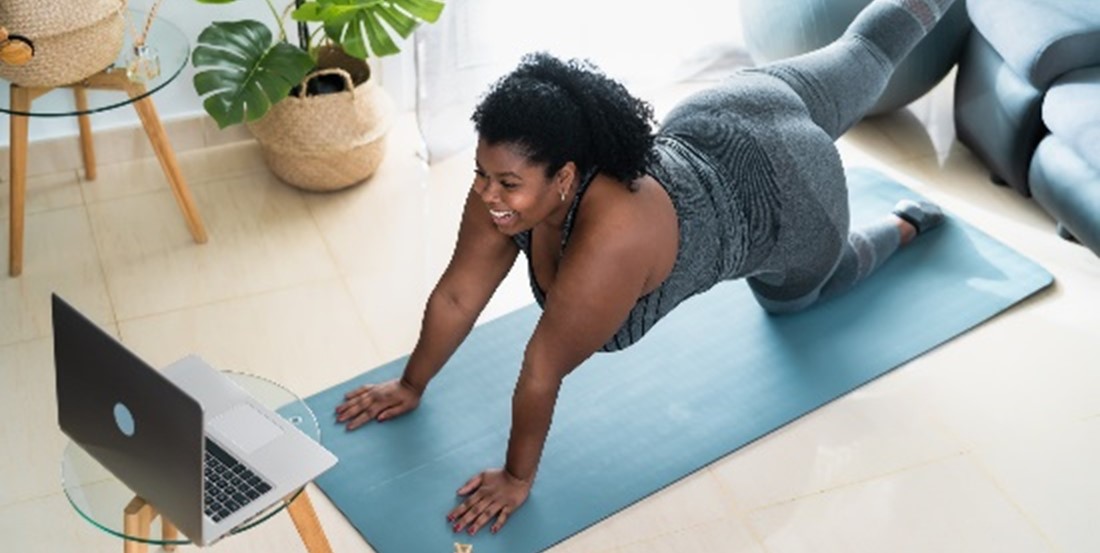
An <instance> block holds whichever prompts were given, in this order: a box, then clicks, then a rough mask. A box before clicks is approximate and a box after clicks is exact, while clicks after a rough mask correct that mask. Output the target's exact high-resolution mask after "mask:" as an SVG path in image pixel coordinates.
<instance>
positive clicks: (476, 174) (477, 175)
mask: <svg viewBox="0 0 1100 553" xmlns="http://www.w3.org/2000/svg"><path fill="white" fill-rule="evenodd" d="M486 176H487V175H486V174H485V171H482V170H481V169H474V178H478V179H483V178H485V177H486Z"/></svg>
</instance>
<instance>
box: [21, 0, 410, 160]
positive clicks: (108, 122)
mask: <svg viewBox="0 0 1100 553" xmlns="http://www.w3.org/2000/svg"><path fill="white" fill-rule="evenodd" d="M54 1H57V0H54ZM290 1H291V0H272V3H273V4H274V5H275V6H276V7H277V8H278V9H279V10H280V12H281V11H282V10H283V8H285V7H286V6H287V4H288V3H290ZM129 2H130V7H131V8H132V9H139V10H143V11H147V10H148V9H149V8H150V7H151V6H152V5H153V4H154V3H155V0H129ZM158 15H159V17H161V18H165V19H167V20H168V21H171V22H172V23H173V24H174V25H176V26H177V27H179V28H180V30H182V31H183V34H184V35H185V36H186V37H187V39H188V41H190V43H191V45H192V46H193V45H194V44H195V41H196V40H197V39H198V36H199V33H200V32H201V31H202V29H203V28H205V27H206V26H207V25H208V24H210V22H211V21H217V20H226V21H232V20H237V19H256V20H258V21H261V22H263V23H267V24H268V25H269V26H270V27H272V29H276V28H277V27H276V25H275V22H274V18H273V16H272V15H271V11H270V9H269V8H268V7H267V4H266V2H264V0H237V1H236V2H234V3H231V4H222V5H215V4H200V3H199V2H196V1H195V0H163V1H162V3H161V6H160V10H159V12H158ZM287 25H288V28H287V32H288V33H291V36H292V37H293V36H296V35H294V34H293V33H294V31H293V26H294V23H293V22H288V23H287ZM411 44H412V42H411V41H408V42H407V43H406V44H405V46H404V47H403V48H402V53H401V54H399V55H397V56H391V57H389V58H386V59H385V60H381V70H380V71H379V73H385V74H387V75H388V76H389V78H385V79H383V83H384V86H385V87H386V88H387V89H388V90H389V91H390V92H391V94H393V95H394V96H395V97H396V98H397V99H398V105H399V106H402V107H405V108H408V107H410V106H411V104H412V98H413V93H412V91H411V90H410V89H409V87H410V85H409V83H410V82H411V67H412V66H411V62H409V61H408V60H411V57H412V51H411ZM194 74H195V72H194V69H193V68H192V67H191V65H190V63H188V64H187V66H186V67H185V68H184V70H183V72H182V73H180V75H179V76H178V77H177V78H176V80H175V81H173V82H172V83H170V84H169V85H168V86H166V87H165V88H164V89H162V90H160V91H159V92H157V93H156V95H155V96H154V97H153V100H154V103H155V104H156V106H157V111H158V112H159V113H160V116H161V119H163V120H166V121H169V120H172V119H177V118H188V117H195V116H199V115H203V114H204V113H205V112H203V109H202V102H201V101H200V99H199V97H198V95H197V94H196V93H195V91H194V88H193V87H192V85H191V79H192V78H193V77H194ZM3 88H4V89H5V90H4V91H3V92H0V98H2V101H3V103H4V104H6V103H7V101H8V93H7V90H6V89H7V84H6V83H4V86H3ZM52 94H62V95H64V94H66V93H65V92H64V91H58V92H54V93H52ZM59 100H62V101H68V100H67V99H59ZM42 101H51V99H46V98H44V99H43V100H42ZM0 121H2V123H0V147H4V146H7V145H8V143H9V136H8V131H9V128H8V124H7V115H3V116H2V117H0ZM138 125H140V122H139V121H138V118H137V113H135V112H134V110H133V109H129V108H126V107H123V108H118V109H114V110H111V111H108V112H104V113H100V114H95V115H93V116H92V127H93V129H95V130H104V129H110V128H115V127H123V126H133V127H136V126H138ZM78 132H79V130H78V128H77V126H76V119H75V118H71V117H59V118H54V117H50V118H45V117H36V118H33V119H31V122H30V131H29V133H30V140H31V141H32V142H34V141H39V140H46V139H50V138H58V137H65V136H75V135H77V134H78Z"/></svg>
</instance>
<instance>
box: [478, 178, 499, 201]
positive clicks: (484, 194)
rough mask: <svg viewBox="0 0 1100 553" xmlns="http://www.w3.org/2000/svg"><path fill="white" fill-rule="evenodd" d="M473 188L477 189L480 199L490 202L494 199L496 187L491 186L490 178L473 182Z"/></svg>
mask: <svg viewBox="0 0 1100 553" xmlns="http://www.w3.org/2000/svg"><path fill="white" fill-rule="evenodd" d="M474 188H475V189H476V190H477V193H478V195H479V196H481V201H483V202H485V203H490V202H491V201H493V200H495V199H496V196H497V189H496V188H497V187H495V186H493V181H492V180H490V179H484V181H482V182H475V183H474Z"/></svg>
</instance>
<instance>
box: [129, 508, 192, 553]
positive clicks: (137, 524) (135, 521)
mask: <svg viewBox="0 0 1100 553" xmlns="http://www.w3.org/2000/svg"><path fill="white" fill-rule="evenodd" d="M158 516H160V513H158V512H157V510H156V509H155V508H153V506H152V505H150V504H148V503H146V502H145V500H144V499H142V498H140V497H138V496H134V498H133V499H131V500H130V503H129V504H128V505H126V508H125V509H123V511H122V533H123V534H125V535H127V536H132V537H135V538H139V539H143V540H147V539H149V535H150V534H151V533H152V526H153V521H154V520H156V518H157V517H158ZM160 528H161V540H162V541H165V542H169V541H175V540H177V539H179V530H178V529H177V528H176V525H175V524H172V523H171V522H169V521H168V519H166V518H164V517H163V516H161V517H160ZM164 550H165V551H175V550H176V544H174V543H165V544H164ZM122 551H123V553H147V552H148V551H149V544H147V543H145V542H143V541H138V540H131V539H123V540H122Z"/></svg>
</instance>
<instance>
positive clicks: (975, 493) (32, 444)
mask: <svg viewBox="0 0 1100 553" xmlns="http://www.w3.org/2000/svg"><path fill="white" fill-rule="evenodd" d="M688 88H690V87H685V88H684V89H677V90H673V91H670V92H668V93H666V94H661V95H657V96H655V97H653V99H654V101H655V103H656V106H657V108H658V112H661V111H663V110H664V109H667V107H668V105H669V104H670V102H671V101H673V100H674V99H675V98H677V97H678V96H679V95H681V94H682V93H683V92H684V91H685V90H687V89H688ZM950 110H951V83H950V81H946V82H945V83H944V84H943V85H941V86H940V87H938V88H937V89H936V90H935V91H934V92H933V93H932V94H931V95H929V96H928V97H926V98H924V99H922V100H921V101H919V102H917V103H916V104H914V105H913V106H911V107H910V108H909V109H908V110H906V111H903V112H901V113H898V114H895V115H892V116H889V117H884V118H878V119H875V120H870V121H866V122H864V123H863V124H861V125H859V126H858V127H857V128H855V129H854V130H853V131H851V132H850V133H849V134H848V135H847V136H846V137H844V139H843V140H842V151H843V155H844V157H845V159H846V161H847V162H848V163H849V164H853V165H871V166H875V167H879V168H881V169H883V170H886V171H889V172H891V173H892V174H894V175H895V176H897V177H898V178H899V179H902V180H903V182H905V183H906V184H908V185H910V186H912V187H913V188H914V189H916V190H917V191H919V192H921V193H922V194H925V195H926V196H928V197H930V198H932V199H934V200H937V201H939V202H940V203H942V205H943V206H944V207H945V208H947V209H948V210H949V211H951V212H952V213H954V214H957V215H958V216H960V217H963V218H965V219H966V220H968V221H969V222H971V223H973V224H974V225H976V226H978V227H979V228H981V229H983V230H984V231H986V232H988V233H989V234H991V235H993V236H994V237H996V238H998V239H1000V240H1002V241H1004V242H1006V243H1008V244H1010V245H1011V246H1013V247H1015V248H1017V249H1018V250H1019V251H1021V252H1022V253H1024V254H1025V255H1028V256H1030V257H1032V258H1033V259H1035V260H1036V261H1038V262H1039V263H1041V264H1042V265H1043V266H1045V267H1046V268H1047V269H1048V270H1050V271H1051V272H1052V273H1053V274H1054V275H1055V278H1056V284H1055V286H1054V287H1053V288H1052V289H1050V290H1048V291H1046V292H1044V293H1042V294H1040V295H1039V296H1037V297H1035V298H1033V299H1031V300H1028V301H1026V302H1024V303H1023V304H1022V305H1019V306H1017V307H1016V308H1014V309H1012V310H1010V311H1008V312H1006V313H1004V314H1003V315H1001V316H999V317H997V318H996V319H994V320H993V321H991V322H989V323H987V324H984V325H982V326H981V327H979V328H977V329H976V330H973V331H971V332H968V333H966V334H965V335H963V336H961V337H959V338H958V339H956V340H953V341H951V342H950V343H948V344H946V345H945V346H943V347H940V348H938V349H936V350H934V351H932V352H931V353H928V354H926V355H924V356H922V357H920V358H918V359H916V360H915V361H913V362H911V363H909V364H907V365H906V366H904V367H902V368H900V369H899V370H896V371H894V372H892V373H890V374H889V375H887V376H886V377H884V378H881V379H879V380H877V381H875V382H874V383H872V384H869V385H867V386H865V387H863V388H861V389H859V390H857V391H856V392H854V393H852V394H850V395H848V396H846V397H844V398H842V399H840V400H839V401H836V402H834V403H832V404H830V405H828V406H826V407H824V408H822V409H820V410H818V411H816V412H814V413H812V414H811V415H809V416H807V417H805V418H803V419H801V420H799V421H797V422H795V423H793V424H791V425H789V426H788V427H786V428H783V429H781V430H779V431H778V432H775V433H774V434H772V435H770V436H768V437H767V438H766V439H763V440H761V441H759V442H757V443H754V444H752V445H751V446H749V447H746V448H744V449H743V450H741V451H739V452H736V453H734V454H732V455H730V456H729V457H727V458H725V459H723V460H721V461H719V462H717V463H715V464H713V465H712V466H710V467H709V468H707V469H705V470H703V471H701V472H699V473H697V474H694V475H692V476H690V477H688V478H686V479H684V480H683V481H681V482H679V483H677V484H675V485H673V486H671V487H670V488H668V489H666V490H664V491H661V492H660V493H657V494H655V495H654V496H652V497H651V498H649V499H647V500H645V501H643V502H641V503H640V504H638V505H635V506H633V507H631V508H629V509H627V510H625V511H623V512H621V513H619V514H617V515H615V516H612V517H611V518H609V519H607V520H606V521H604V522H602V523H600V524H598V525H596V526H594V527H592V528H590V529H588V530H586V531H584V532H582V533H581V534H579V535H577V536H575V537H573V538H571V539H570V540H568V541H566V542H565V543H563V544H562V545H560V546H559V547H557V548H555V550H556V551H560V552H563V553H578V552H617V553H643V552H669V551H676V552H688V553H691V552H715V551H733V552H746V553H763V552H768V553H799V552H812V553H833V552H836V553H841V552H843V553H851V552H867V553H881V552H887V551H888V552H914V553H917V552H919V553H930V552H935V553H943V552H966V553H1005V552H1020V553H1039V552H1066V553H1069V552H1080V553H1086V552H1094V551H1098V550H1100V533H1097V532H1096V531H1095V524H1096V523H1095V520H1094V519H1095V515H1096V513H1100V477H1097V476H1096V471H1095V467H1097V466H1100V371H1098V370H1096V369H1097V368H1100V365H1098V364H1100V309H1098V307H1100V259H1098V258H1097V257H1096V256H1095V255H1094V254H1092V253H1090V252H1089V251H1087V250H1085V249H1083V248H1081V247H1078V246H1075V245H1072V244H1069V243H1066V242H1064V241H1062V240H1060V239H1058V238H1057V237H1055V235H1054V232H1053V227H1054V223H1053V222H1052V221H1051V220H1050V219H1049V218H1048V217H1047V216H1046V215H1044V214H1043V212H1042V211H1041V210H1039V209H1038V208H1037V207H1036V206H1035V205H1034V204H1033V203H1031V202H1030V201H1029V200H1026V199H1024V198H1022V197H1020V196H1018V195H1016V194H1015V193H1014V192H1012V191H1010V190H1008V189H1005V188H999V187H996V186H994V185H992V184H990V183H989V182H988V179H987V176H986V173H985V171H984V170H983V169H982V168H981V166H980V165H979V164H978V163H977V162H976V160H975V159H974V157H973V156H972V155H970V154H969V153H968V152H967V150H966V149H965V148H964V147H962V146H960V145H959V144H957V143H955V141H954V131H953V128H952V122H951V115H950ZM414 136H415V135H414V125H413V122H412V119H411V117H409V116H406V117H404V118H403V119H401V120H400V124H399V125H398V126H397V127H396V128H395V129H394V131H393V132H392V134H391V143H390V151H389V154H388V156H387V158H386V161H385V164H384V165H383V167H382V168H381V169H380V170H379V172H378V173H377V175H376V176H375V177H374V178H373V179H372V180H371V181H370V182H369V183H368V184H366V185H364V186H360V187H357V188H353V189H350V190H347V191H344V192H340V193H335V194H322V195H318V194H308V193H301V192H299V191H297V190H295V189H292V188H290V187H287V186H286V185H284V184H282V183H280V182H279V181H278V180H276V179H275V178H274V177H273V176H271V175H270V174H269V173H268V172H267V170H266V169H265V167H264V165H263V162H262V160H261V158H260V155H259V152H258V149H257V146H256V145H255V144H254V143H252V142H244V143H239V144H231V145H225V146H220V147H218V148H213V149H209V150H205V151H199V152H192V153H188V154H184V155H183V156H181V158H182V159H181V161H182V163H183V164H184V166H185V170H186V171H187V174H188V177H189V178H190V179H191V181H190V182H191V186H192V187H193V190H194V193H195V196H196V198H197V201H198V204H199V210H200V212H201V213H202V215H203V217H204V219H205V221H206V225H207V228H208V231H209V234H210V237H211V239H210V242H209V243H208V244H206V245H202V246H197V245H195V244H193V243H192V242H191V239H190V237H189V235H188V233H187V230H186V228H185V227H184V225H183V222H182V218H181V217H180V215H179V213H178V211H177V208H176V205H175V203H174V202H173V199H172V195H171V193H170V192H169V190H168V188H167V187H166V185H165V184H164V182H163V177H161V176H160V172H159V170H158V168H157V166H156V162H155V161H154V160H151V159H143V160H140V161H134V162H129V163H122V164H115V165H108V166H104V167H102V168H101V170H100V177H99V178H98V179H97V180H96V181H95V182H81V181H80V180H79V176H78V174H77V173H75V172H72V173H65V174H55V175H46V176H41V177H36V178H33V179H32V182H31V183H30V187H29V200H28V207H29V211H28V213H29V215H28V217H27V244H26V260H25V272H24V274H23V275H22V276H21V277H19V278H9V277H7V276H6V275H5V276H3V277H0V421H3V422H2V423H0V448H2V450H3V452H4V455H0V536H2V537H3V539H4V540H5V545H4V546H3V547H0V549H3V550H5V551H24V552H30V551H44V552H56V551H82V552H90V551H119V550H120V547H121V545H120V543H119V542H118V541H117V540H116V539H114V538H111V537H109V536H107V535H106V534H104V533H103V532H101V531H99V530H97V529H95V528H93V527H92V526H91V525H89V524H88V523H87V522H85V521H84V520H82V519H80V518H79V517H78V516H77V515H76V514H75V513H74V512H73V510H72V508H71V507H70V506H69V505H68V504H67V502H66V501H65V498H64V496H63V495H62V494H61V492H60V490H59V483H58V470H57V466H58V456H59V453H60V451H61V448H62V447H63V444H64V439H63V437H62V435H61V434H60V432H59V431H58V429H57V428H56V423H55V411H54V410H55V407H54V397H53V390H52V386H53V376H52V351H51V345H50V344H51V342H50V326H49V319H48V307H49V293H50V292H51V291H58V292H60V293H61V294H63V295H64V296H66V297H67V298H69V299H70V300H71V301H72V302H74V303H75V304H76V305H78V306H79V307H80V308H82V309H83V310H85V311H86V312H88V313H90V314H91V316H92V317H94V319H95V320H96V321H98V322H99V323H102V324H103V325H105V326H106V327H107V328H109V329H110V330H111V331H112V332H116V333H117V334H118V335H119V336H120V337H121V339H122V340H123V341H124V342H125V343H127V344H128V345H130V346H131V347H132V348H133V349H134V350H136V351H137V352H138V353H139V354H140V355H142V356H144V357H146V358H147V359H149V360H150V361H152V362H154V363H156V364H158V365H164V364H167V363H169V362H171V361H173V360H175V359H177V358H178V357H180V356H181V355H183V354H185V353H188V352H198V353H200V354H202V355H203V356H204V357H206V358H207V359H208V360H210V361H211V362H212V363H213V364H215V365H216V366H219V367H222V368H225V369H231V370H236V371H244V372H249V373H255V374H259V375H263V376H267V377H270V378H273V379H276V380H278V381H280V382H283V383H285V384H286V385H287V386H289V387H290V388H292V389H294V390H295V391H297V392H298V393H300V394H302V395H309V394H311V393H313V392H316V391H319V390H321V389H324V388H327V387H328V386H331V385H333V384H335V383H337V382H340V381H343V380H345V379H347V378H349V377H351V376H353V375H355V374H357V373H359V372H362V371H363V370H365V369H367V368H370V367H374V366H376V365H378V364H380V363H382V362H384V361H386V360H389V359H392V358H394V357H397V356H400V355H403V354H405V353H407V352H408V351H409V350H410V348H411V347H412V345H413V343H414V340H415V338H416V335H417V331H418V322H419V314H420V311H421V308H422V306H423V302H424V299H425V297H426V295H427V293H428V291H429V289H430V287H431V286H432V285H433V284H434V280H435V278H436V277H437V276H438V275H439V274H440V272H441V271H442V270H443V267H444V265H445V263H446V262H447V260H448V257H449V255H450V251H451V246H452V244H453V239H454V232H455V228H456V225H457V221H458V215H459V210H460V207H461V205H462V202H461V200H462V198H463V195H464V194H465V190H466V187H467V186H468V183H469V172H470V170H471V166H472V162H471V159H472V157H471V155H470V153H469V152H467V153H465V154H462V155H459V156H457V157H455V158H452V159H450V160H446V161H444V162H441V163H439V164H436V165H434V166H432V167H427V166H425V165H424V164H423V163H421V162H420V161H419V160H418V158H417V157H416V155H415V151H416V141H415V140H414ZM6 194H7V191H6V189H5V190H4V191H2V192H0V204H2V207H4V208H5V209H4V211H3V215H0V217H6V214H7V210H6V202H7V196H6ZM7 224H8V221H7V219H6V218H2V219H0V228H2V229H3V230H0V243H2V244H3V246H0V248H3V249H4V251H5V252H6V248H7ZM4 259H6V255H5V256H4ZM530 301H531V300H530V297H529V293H528V291H527V288H526V283H525V282H524V279H523V271H513V273H512V275H510V277H509V279H508V281H507V282H506V284H505V285H504V286H503V287H502V289H501V291H500V293H499V294H498V296H497V297H496V298H495V299H494V300H493V302H492V303H491V304H490V307H489V309H488V310H487V312H486V314H485V316H484V317H485V318H491V317H495V316H497V315H500V314H502V313H505V312H507V311H509V310H511V309H514V308H516V307H518V306H521V305H524V304H526V303H529V302H530ZM440 485H447V486H449V485H452V483H440ZM313 498H314V501H315V504H316V505H317V508H318V510H319V512H320V515H321V519H322V523H323V524H324V525H325V527H326V529H327V530H328V532H329V535H330V538H331V539H332V542H333V545H334V546H335V549H336V551H338V552H340V553H351V552H357V551H369V550H370V549H369V547H368V546H367V545H366V543H365V542H364V541H363V540H362V538H361V537H360V536H359V535H358V534H357V533H356V532H355V531H354V530H352V529H351V528H350V526H349V525H348V524H347V523H346V522H345V521H344V520H343V519H342V518H341V516H340V515H339V514H338V513H337V512H336V511H335V510H334V509H333V508H332V506H331V505H329V504H328V502H327V501H326V500H325V498H324V496H323V495H322V494H320V493H317V492H316V491H315V492H314V494H313ZM441 516H442V513H441ZM213 550H216V551H242V552H250V551H256V552H260V551H263V552H273V551H298V550H300V545H299V544H298V543H296V539H295V537H294V530H293V526H292V525H291V523H290V521H289V519H288V518H287V517H285V516H283V517H277V518H276V519H274V520H272V521H270V522H269V523H266V524H264V525H263V527H262V528H261V529H260V530H258V531H253V532H248V533H247V534H246V535H244V536H240V537H237V538H234V539H231V540H227V541H226V542H223V543H221V544H219V545H217V546H215V547H214V548H213ZM441 551H442V550H441Z"/></svg>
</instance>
